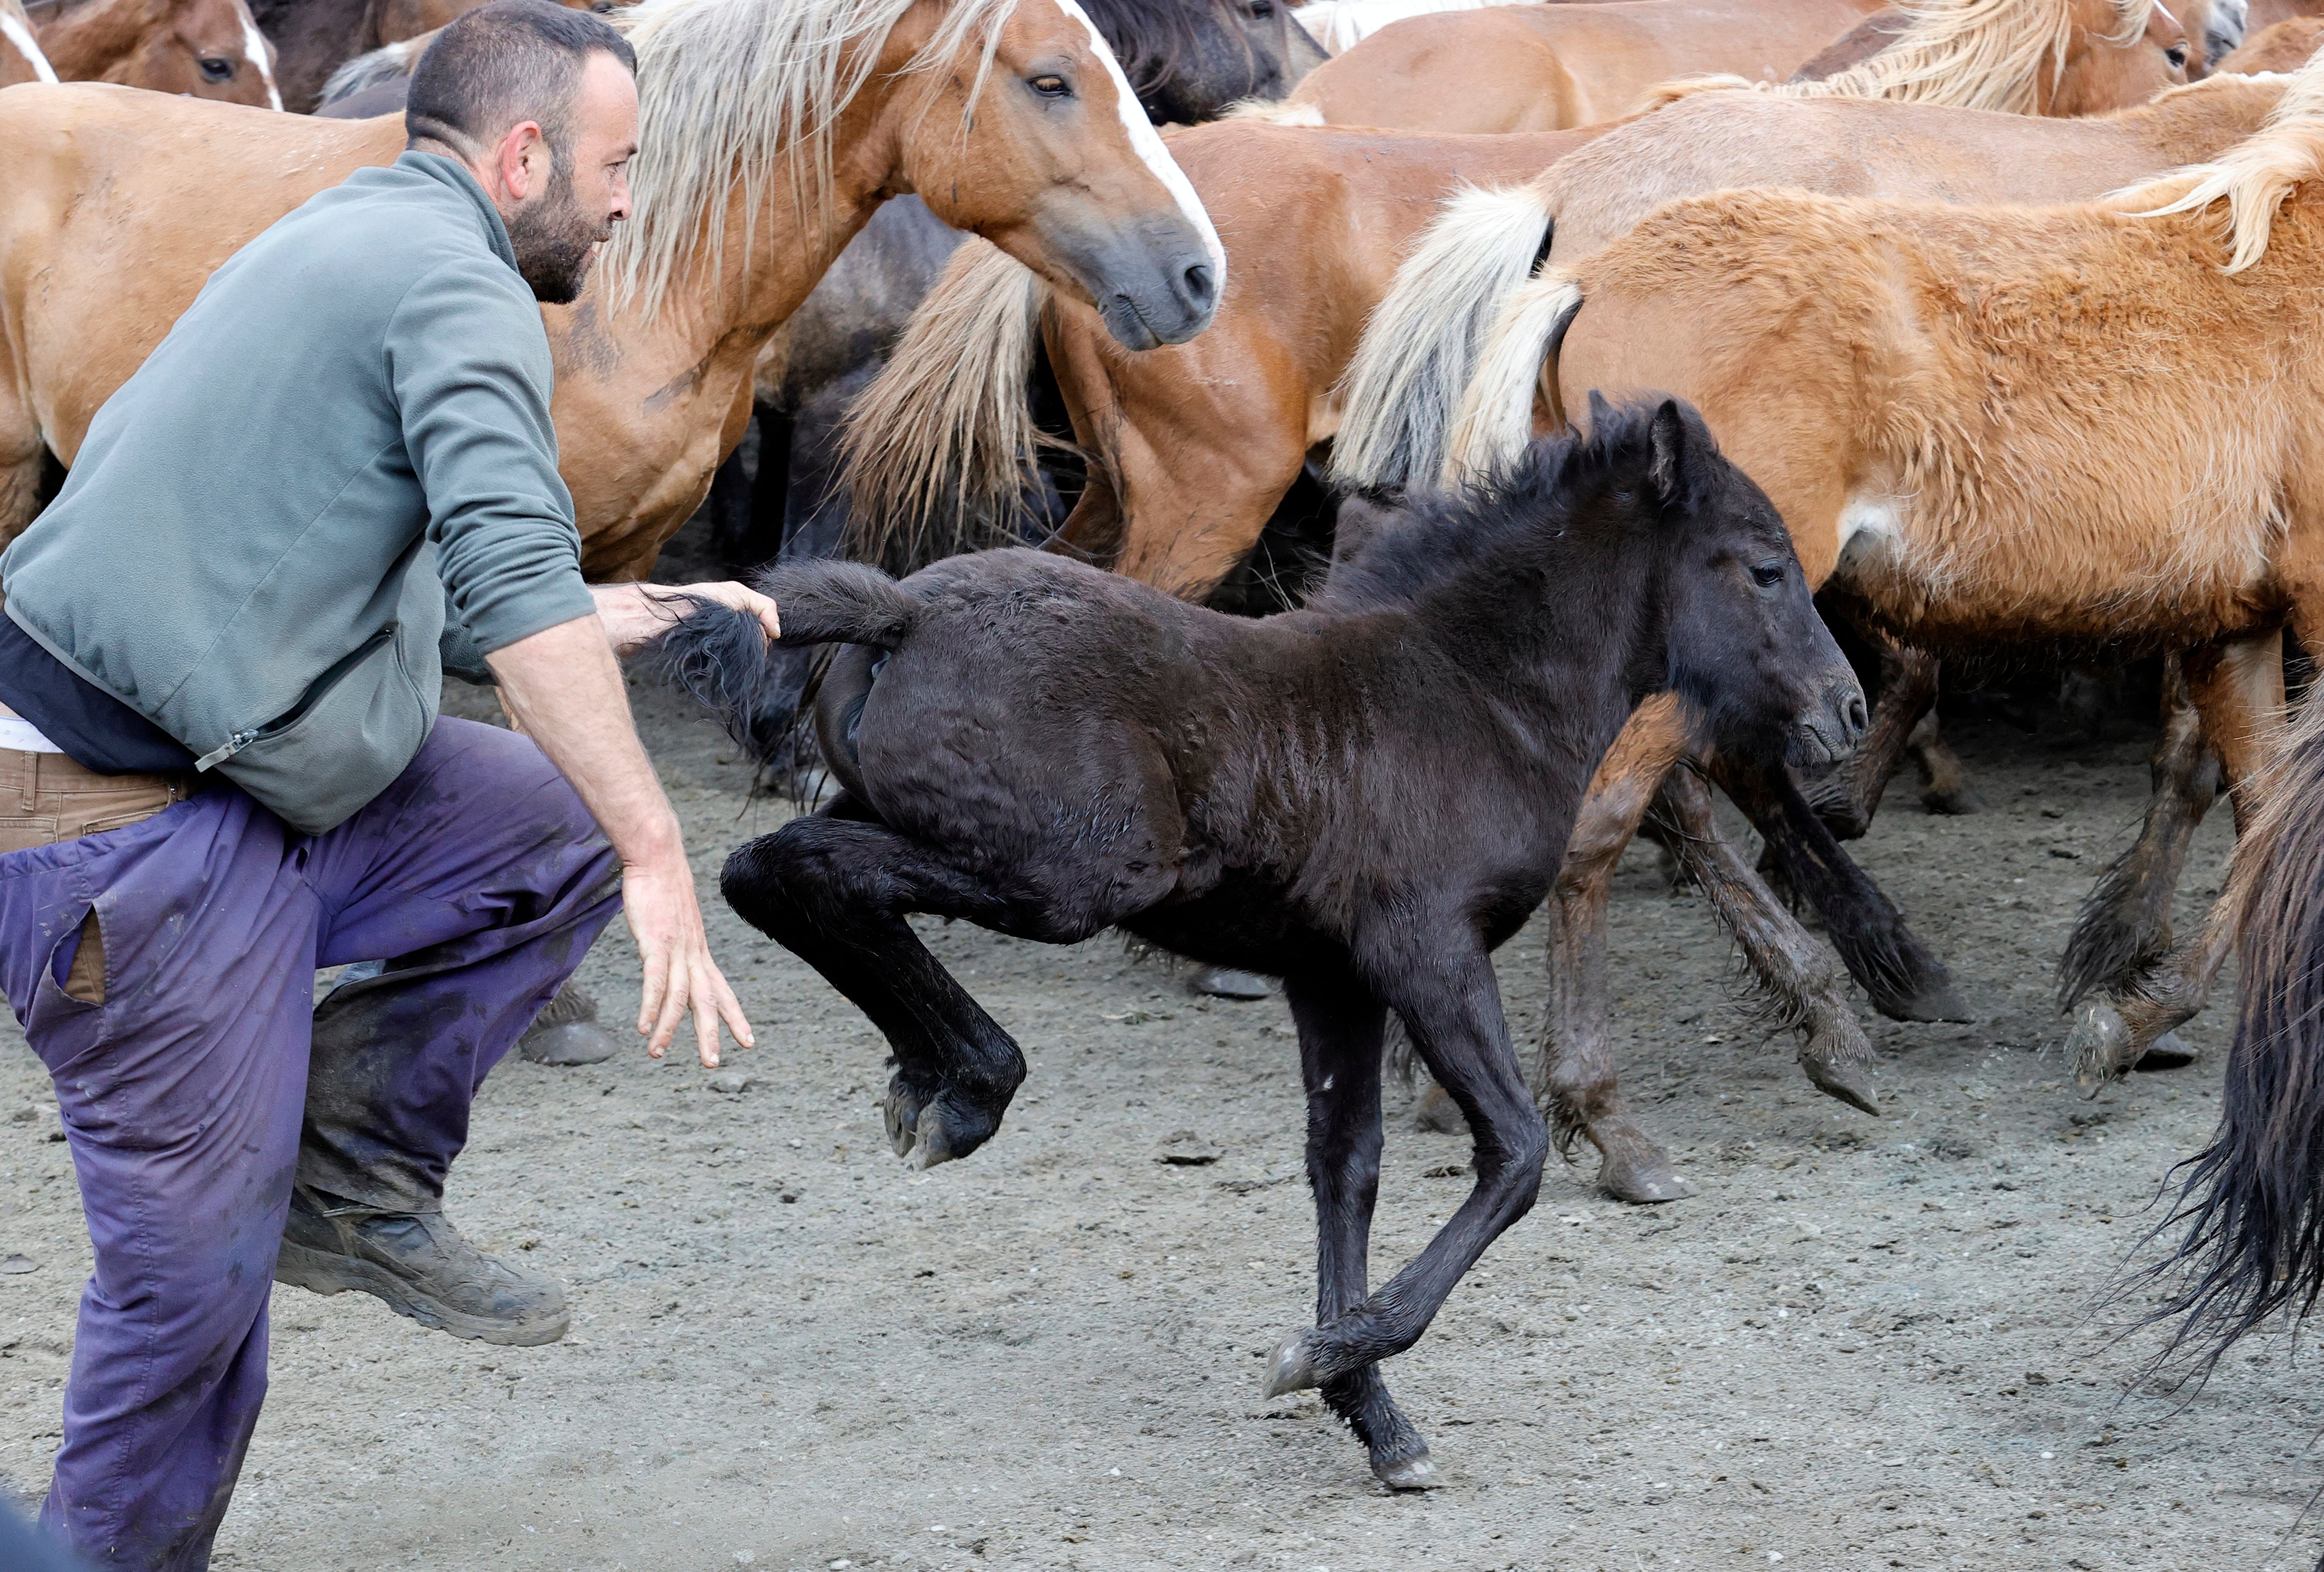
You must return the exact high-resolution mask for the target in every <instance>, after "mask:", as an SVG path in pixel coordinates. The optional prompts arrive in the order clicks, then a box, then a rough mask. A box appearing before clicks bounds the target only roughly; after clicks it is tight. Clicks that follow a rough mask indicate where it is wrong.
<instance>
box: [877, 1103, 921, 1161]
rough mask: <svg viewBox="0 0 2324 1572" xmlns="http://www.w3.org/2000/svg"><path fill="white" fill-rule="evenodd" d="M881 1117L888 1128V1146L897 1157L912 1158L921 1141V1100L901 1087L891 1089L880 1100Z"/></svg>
mask: <svg viewBox="0 0 2324 1572" xmlns="http://www.w3.org/2000/svg"><path fill="white" fill-rule="evenodd" d="M880 1117H881V1120H882V1121H883V1122H884V1123H885V1124H887V1126H888V1144H889V1145H890V1147H893V1148H894V1149H895V1152H896V1155H897V1156H898V1157H901V1158H906V1159H908V1158H910V1156H911V1155H912V1148H913V1147H914V1146H915V1145H917V1144H918V1140H919V1124H920V1105H919V1100H918V1098H916V1097H914V1096H912V1095H911V1094H910V1093H908V1092H907V1091H905V1090H904V1088H903V1087H889V1088H888V1095H887V1096H884V1097H882V1098H881V1099H880Z"/></svg>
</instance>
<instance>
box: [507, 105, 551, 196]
mask: <svg viewBox="0 0 2324 1572" xmlns="http://www.w3.org/2000/svg"><path fill="white" fill-rule="evenodd" d="M549 164H550V158H549V143H548V142H547V141H546V140H545V139H544V138H543V137H542V136H541V134H540V123H539V121H537V120H521V121H519V122H517V124H515V125H512V126H510V127H509V128H508V131H507V133H506V134H504V135H503V136H502V138H501V144H500V171H499V173H500V177H501V185H502V186H503V189H505V190H507V192H508V194H509V196H510V197H511V198H512V199H515V200H517V201H520V202H522V201H527V200H529V199H531V198H533V197H537V196H539V194H540V193H541V192H542V191H543V190H546V189H547V188H548V184H549Z"/></svg>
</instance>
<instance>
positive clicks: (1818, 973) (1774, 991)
mask: <svg viewBox="0 0 2324 1572" xmlns="http://www.w3.org/2000/svg"><path fill="white" fill-rule="evenodd" d="M1647 828H1648V831H1649V833H1655V834H1656V838H1657V839H1660V840H1663V841H1664V844H1665V845H1667V846H1670V848H1671V849H1672V851H1674V853H1675V854H1676V855H1677V856H1678V861H1679V866H1680V868H1681V869H1682V870H1683V872H1684V873H1685V874H1686V875H1687V876H1688V877H1689V878H1691V879H1692V880H1693V882H1694V883H1695V885H1696V886H1697V887H1698V888H1699V889H1701V891H1702V892H1703V895H1704V897H1705V898H1706V899H1707V900H1709V901H1710V902H1711V910H1712V911H1714V912H1716V913H1717V914H1718V917H1719V920H1720V923H1721V924H1723V925H1724V926H1725V927H1726V929H1728V931H1729V932H1730V933H1732V934H1734V936H1735V942H1736V945H1737V947H1738V948H1740V949H1741V951H1742V952H1743V963H1744V965H1746V966H1748V967H1750V969H1751V976H1752V977H1753V979H1754V980H1755V981H1757V983H1758V985H1759V987H1760V991H1761V992H1762V993H1763V994H1766V996H1767V997H1768V998H1769V999H1770V1000H1771V1001H1773V1003H1774V1004H1775V1008H1776V1009H1777V1010H1778V1011H1780V1012H1781V1013H1782V1015H1783V1018H1784V1024H1785V1025H1787V1026H1793V1027H1796V1028H1798V1029H1799V1031H1801V1033H1802V1037H1803V1040H1802V1041H1801V1044H1800V1068H1802V1069H1803V1070H1805V1071H1806V1072H1807V1077H1808V1079H1809V1080H1811V1081H1812V1082H1814V1083H1815V1085H1816V1087H1817V1088H1818V1089H1819V1090H1821V1091H1823V1092H1825V1093H1828V1094H1829V1095H1831V1096H1835V1097H1838V1098H1839V1099H1840V1101H1841V1102H1843V1103H1846V1104H1848V1105H1849V1106H1851V1107H1855V1108H1860V1109H1862V1110H1863V1111H1864V1112H1865V1113H1867V1114H1877V1113H1879V1112H1880V1105H1879V1101H1878V1098H1877V1094H1876V1093H1875V1092H1874V1090H1873V1088H1872V1081H1871V1077H1868V1076H1867V1074H1866V1073H1865V1068H1864V1067H1865V1065H1866V1063H1867V1061H1869V1060H1870V1059H1871V1058H1872V1045H1871V1044H1870V1043H1869V1042H1867V1040H1865V1036H1864V1029H1863V1028H1862V1027H1861V1026H1859V1025H1858V1024H1857V1021H1856V1012H1855V1011H1854V1010H1853V1009H1851V1008H1850V1007H1849V1002H1848V994H1847V990H1846V985H1845V981H1844V978H1845V974H1844V973H1843V972H1842V971H1841V969H1840V963H1839V962H1838V961H1836V960H1834V959H1833V958H1832V956H1831V951H1830V950H1827V949H1826V948H1824V947H1823V946H1821V945H1820V944H1818V943H1817V942H1816V941H1815V939H1814V937H1813V936H1812V935H1811V934H1810V933H1809V932H1808V931H1807V929H1804V928H1802V927H1801V926H1800V925H1799V923H1798V922H1797V921H1796V920H1794V919H1793V917H1792V915H1791V913H1790V912H1789V911H1785V910H1784V906H1783V903H1782V902H1779V901H1777V900H1776V899H1775V895H1774V893H1773V892H1771V891H1769V890H1768V888H1767V886H1766V884H1764V883H1761V882H1760V880H1759V875H1758V874H1757V873H1755V872H1753V870H1752V867H1751V865H1750V864H1749V863H1748V862H1746V861H1745V860H1744V859H1743V857H1742V855H1741V854H1740V853H1738V851H1737V850H1736V849H1735V847H1734V846H1732V845H1730V844H1729V842H1728V839H1727V837H1725V836H1723V835H1721V834H1720V832H1719V821H1718V820H1717V819H1716V818H1713V817H1712V815H1711V789H1710V788H1709V787H1708V786H1706V785H1704V784H1703V782H1702V778H1701V776H1699V775H1697V774H1696V773H1695V772H1693V771H1692V770H1691V769H1687V768H1684V767H1682V768H1679V769H1676V770H1673V771H1672V772H1670V775H1669V777H1668V778H1667V779H1666V780H1665V781H1664V782H1663V791H1662V795H1661V796H1660V797H1659V798H1657V799H1656V800H1655V809H1654V812H1653V813H1652V814H1651V815H1650V816H1649V817H1648V819H1647ZM1656 832H1659V833H1656Z"/></svg>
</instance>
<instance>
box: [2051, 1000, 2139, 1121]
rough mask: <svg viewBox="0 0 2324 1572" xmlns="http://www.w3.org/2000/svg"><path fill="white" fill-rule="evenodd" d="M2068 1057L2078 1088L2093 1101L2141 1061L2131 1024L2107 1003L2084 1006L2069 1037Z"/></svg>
mask: <svg viewBox="0 0 2324 1572" xmlns="http://www.w3.org/2000/svg"><path fill="white" fill-rule="evenodd" d="M2066 1053H2067V1055H2068V1057H2069V1058H2070V1059H2072V1060H2073V1061H2074V1084H2075V1085H2076V1086H2078V1087H2080V1088H2081V1089H2082V1092H2083V1095H2084V1096H2092V1097H2095V1096H2098V1089H2099V1088H2100V1087H2104V1086H2105V1085H2106V1084H2107V1082H2108V1081H2111V1080H2113V1079H2115V1078H2116V1077H2118V1076H2120V1075H2121V1074H2122V1073H2123V1071H2125V1070H2126V1069H2127V1068H2130V1066H2131V1065H2132V1064H2134V1063H2135V1062H2136V1061H2137V1059H2138V1058H2139V1057H2140V1056H2139V1049H2138V1046H2137V1044H2135V1042H2133V1041H2132V1040H2131V1035H2130V1023H2129V1022H2126V1021H2125V1020H2124V1019H2123V1018H2122V1012H2121V1011H2119V1010H2116V1008H2115V1007H2114V1006H2113V1005H2111V1004H2109V1003H2106V1002H2105V1001H2104V1000H2100V1001H2098V1003H2091V1004H2085V1005H2083V1006H2082V1013H2081V1015H2080V1018H2079V1019H2078V1020H2076V1021H2075V1022H2074V1030H2073V1031H2071V1032H2070V1033H2068V1034H2067V1037H2066Z"/></svg>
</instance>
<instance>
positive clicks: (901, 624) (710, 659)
mask: <svg viewBox="0 0 2324 1572" xmlns="http://www.w3.org/2000/svg"><path fill="white" fill-rule="evenodd" d="M756 582H757V585H758V587H759V588H760V589H761V591H763V592H764V593H765V594H766V595H767V596H768V597H769V598H770V599H771V600H772V601H773V602H774V603H775V610H776V613H777V615H779V616H780V617H781V619H782V624H783V633H782V637H781V638H779V639H777V640H774V641H772V642H770V641H769V640H768V638H767V633H766V629H765V628H764V627H762V626H761V624H760V622H759V619H758V618H757V617H755V616H752V615H750V614H749V613H747V612H739V611H735V610H733V608H731V607H729V606H720V605H718V604H717V603H715V601H707V600H703V599H700V598H699V597H696V596H685V597H682V598H681V600H680V602H679V606H681V607H682V608H683V615H681V616H680V617H679V619H678V620H677V621H675V622H673V623H672V624H670V626H669V628H668V629H667V630H666V631H664V632H663V633H660V634H659V635H658V636H657V637H655V638H654V639H653V640H652V641H651V642H650V643H648V644H647V645H646V646H645V648H644V649H643V650H642V651H641V652H640V653H641V655H642V656H643V658H644V660H645V661H646V665H647V669H648V670H650V671H651V672H652V673H653V674H654V675H655V676H657V677H659V679H661V680H663V681H664V682H667V683H669V685H670V686H671V687H673V688H676V689H678V690H679V691H680V692H683V693H685V694H687V696H689V697H690V698H695V699H697V700H699V701H700V702H701V703H702V704H704V705H705V706H706V707H708V708H709V709H710V711H711V713H713V714H714V715H715V716H717V717H718V720H719V724H720V725H722V726H724V727H725V728H726V735H729V736H731V737H733V739H734V740H735V742H736V743H738V744H741V745H742V748H743V749H745V750H746V751H747V752H749V753H750V754H752V757H754V758H756V759H757V760H759V761H760V762H761V763H774V762H775V760H776V757H777V755H778V754H779V753H780V752H781V750H782V748H783V746H784V744H786V743H787V742H788V739H789V735H790V733H791V730H792V727H793V725H794V722H795V720H796V717H797V713H798V708H799V707H800V706H801V704H802V703H804V702H811V701H812V700H813V699H814V698H815V693H814V685H813V684H812V683H809V684H807V689H806V690H805V691H804V692H803V691H802V688H801V683H800V671H799V669H798V658H797V657H796V656H793V657H791V658H790V659H788V660H786V659H784V658H783V654H782V652H787V651H792V650H798V649H801V648H804V647H806V646H807V645H812V644H862V645H866V646H868V647H870V648H871V649H876V650H892V649H894V648H896V647H897V646H898V645H899V644H900V643H903V642H904V641H905V640H906V639H907V638H908V637H909V636H910V634H911V631H912V626H913V624H914V623H915V622H916V621H918V617H919V611H920V603H919V602H918V600H917V599H915V598H914V597H913V596H912V594H911V592H910V591H908V590H907V589H905V588H904V587H902V586H901V585H899V584H898V583H897V582H896V581H895V580H894V579H892V578H889V577H888V576H887V575H886V574H884V573H882V572H881V571H880V570H879V569H877V568H871V567H868V566H866V565H865V564H863V563H861V562H837V561H833V560H831V559H827V558H826V559H802V560H799V561H796V562H778V563H776V564H774V565H773V566H772V567H770V568H768V569H765V570H764V571H763V572H761V573H760V574H758V575H756Z"/></svg>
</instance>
